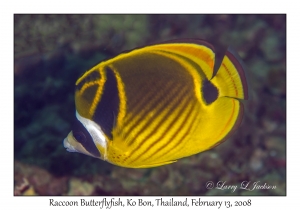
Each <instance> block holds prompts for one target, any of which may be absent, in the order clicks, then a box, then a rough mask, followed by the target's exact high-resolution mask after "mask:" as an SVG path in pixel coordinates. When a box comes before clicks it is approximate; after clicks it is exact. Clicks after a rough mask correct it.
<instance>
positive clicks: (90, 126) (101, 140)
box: [76, 111, 107, 159]
mask: <svg viewBox="0 0 300 210" xmlns="http://www.w3.org/2000/svg"><path fill="white" fill-rule="evenodd" d="M76 117H77V119H78V121H79V122H81V123H82V125H83V126H84V127H85V128H86V130H87V131H88V132H89V133H90V135H91V137H92V139H93V141H94V143H95V144H96V143H97V144H100V145H101V146H102V147H103V148H104V151H105V152H104V154H103V156H104V159H106V149H107V142H106V139H105V136H104V134H103V131H102V129H101V128H100V126H99V125H98V124H96V123H95V122H93V121H92V120H89V119H87V118H84V117H82V116H80V114H78V112H77V111H76Z"/></svg>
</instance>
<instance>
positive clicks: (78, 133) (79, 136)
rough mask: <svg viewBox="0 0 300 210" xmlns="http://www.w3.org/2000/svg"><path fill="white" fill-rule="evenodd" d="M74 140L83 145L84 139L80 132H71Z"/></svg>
mask: <svg viewBox="0 0 300 210" xmlns="http://www.w3.org/2000/svg"><path fill="white" fill-rule="evenodd" d="M73 136H74V138H75V139H76V140H77V141H78V142H79V143H81V144H83V143H85V141H86V137H85V135H84V134H83V133H82V132H81V131H79V132H78V131H77V132H73Z"/></svg>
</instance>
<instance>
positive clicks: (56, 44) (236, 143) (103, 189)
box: [14, 14, 286, 195]
mask: <svg viewBox="0 0 300 210" xmlns="http://www.w3.org/2000/svg"><path fill="white" fill-rule="evenodd" d="M177 38H198V39H199V38H200V39H205V40H207V41H209V42H210V43H212V44H213V45H214V46H215V49H216V52H217V53H218V52H220V51H222V50H224V49H225V48H226V47H227V46H229V45H230V46H232V47H233V48H235V49H236V51H237V52H238V53H239V54H240V56H241V57H242V59H243V61H244V62H245V64H246V66H247V73H248V80H249V81H250V99H249V100H248V101H247V102H246V103H245V116H244V119H243V123H242V125H241V127H240V128H239V129H238V130H237V131H236V132H235V134H234V135H233V136H232V137H231V138H230V139H228V140H227V141H225V142H224V143H222V144H221V145H220V146H218V147H216V148H214V149H212V150H210V151H206V152H203V153H200V154H197V155H194V156H191V157H188V158H184V159H181V160H179V161H178V162H177V163H175V164H171V165H166V166H162V167H157V168H151V169H127V168H121V167H118V166H114V165H111V164H109V163H107V162H103V161H101V160H98V159H94V158H92V157H88V156H85V155H82V154H77V153H69V152H67V151H66V150H65V148H64V147H63V145H62V141H63V139H64V138H65V137H66V135H67V134H68V133H69V131H70V125H71V123H72V121H73V119H74V117H75V107H74V84H75V81H76V80H77V78H78V77H79V76H80V75H81V74H82V73H83V72H85V71H86V70H88V69H89V68H91V67H93V66H94V65H95V64H97V63H99V62H100V61H101V60H103V59H107V58H109V57H111V56H114V55H117V54H118V53H120V52H122V51H124V50H130V49H132V48H135V47H138V46H143V45H148V44H151V43H155V42H162V41H166V40H171V39H177ZM24 178H25V179H26V180H27V181H28V183H27V184H26V187H25V188H24V187H23V188H24V189H21V190H20V188H22V187H21V184H22V182H24ZM208 181H212V182H213V183H214V184H215V186H216V185H217V183H218V181H222V182H223V183H224V182H225V185H237V186H238V188H239V187H240V185H241V183H242V182H243V181H249V188H250V189H252V188H253V183H254V182H259V185H264V184H265V183H266V185H265V186H276V188H275V189H264V190H259V189H254V190H243V189H237V190H235V191H234V192H233V190H220V189H211V190H210V189H207V188H206V183H207V182H208ZM14 183H15V195H22V194H29V195H33V194H35V195H286V15H280V14H277V15H27V14H26V15H14ZM225 185H224V186H225Z"/></svg>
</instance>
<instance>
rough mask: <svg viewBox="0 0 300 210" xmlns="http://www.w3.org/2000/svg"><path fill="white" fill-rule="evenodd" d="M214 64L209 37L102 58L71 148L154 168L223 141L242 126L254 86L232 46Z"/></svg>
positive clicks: (80, 105)
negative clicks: (216, 66)
mask: <svg viewBox="0 0 300 210" xmlns="http://www.w3.org/2000/svg"><path fill="white" fill-rule="evenodd" d="M214 63H215V53H214V48H213V46H212V45H211V44H209V43H207V42H205V41H203V40H181V41H178V40H176V41H173V42H166V43H161V44H155V45H151V46H146V47H143V48H139V49H134V50H132V51H130V52H126V53H122V54H120V55H118V56H116V57H114V58H112V59H109V60H106V61H103V62H101V63H99V64H98V65H96V66H95V67H93V68H92V69H90V70H89V71H87V72H85V73H84V74H83V76H81V77H80V78H79V79H78V80H77V82H76V86H75V105H76V118H77V119H76V121H75V123H74V125H73V128H72V131H71V132H70V133H69V135H68V136H67V138H66V139H65V140H64V147H65V148H66V149H67V150H68V151H69V152H80V153H83V154H86V155H90V156H93V157H96V158H100V159H102V160H106V161H108V162H110V163H112V164H115V165H118V166H123V167H129V168H148V167H156V166H161V165H164V164H169V163H173V162H176V161H177V160H178V159H180V158H183V157H187V156H190V155H193V154H197V153H199V152H202V151H205V150H208V149H210V148H212V147H214V146H216V145H218V144H219V143H220V142H221V141H223V140H224V139H225V138H226V137H228V135H229V134H230V133H232V132H233V131H234V130H235V129H236V128H237V127H238V126H239V125H240V123H241V119H242V115H243V104H242V103H241V102H240V100H242V99H247V98H248V90H247V82H246V78H245V75H244V71H243V65H242V63H241V60H240V58H239V57H238V55H237V53H235V52H234V51H233V50H232V49H231V48H228V50H227V51H226V53H225V55H224V58H223V60H222V62H221V64H220V67H219V69H218V70H217V71H215V70H214Z"/></svg>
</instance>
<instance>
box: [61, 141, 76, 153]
mask: <svg viewBox="0 0 300 210" xmlns="http://www.w3.org/2000/svg"><path fill="white" fill-rule="evenodd" d="M63 144H64V148H66V149H67V151H68V152H78V151H77V150H76V149H75V148H74V147H73V146H72V145H71V144H70V143H69V141H68V139H67V138H65V139H64V142H63Z"/></svg>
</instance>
